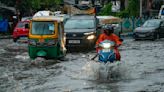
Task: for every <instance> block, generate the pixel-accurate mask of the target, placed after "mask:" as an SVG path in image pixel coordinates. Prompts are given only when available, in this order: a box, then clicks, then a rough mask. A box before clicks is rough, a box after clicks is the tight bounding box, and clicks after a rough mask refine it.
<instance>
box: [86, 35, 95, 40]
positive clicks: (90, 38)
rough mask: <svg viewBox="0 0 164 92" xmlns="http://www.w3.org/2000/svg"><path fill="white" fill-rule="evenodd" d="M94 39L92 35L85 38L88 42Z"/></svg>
mask: <svg viewBox="0 0 164 92" xmlns="http://www.w3.org/2000/svg"><path fill="white" fill-rule="evenodd" d="M94 38H95V36H94V35H90V36H88V37H87V39H88V40H92V39H94Z"/></svg>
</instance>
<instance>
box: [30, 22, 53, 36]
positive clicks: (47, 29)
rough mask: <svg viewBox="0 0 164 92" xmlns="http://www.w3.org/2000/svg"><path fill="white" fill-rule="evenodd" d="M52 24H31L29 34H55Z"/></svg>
mask: <svg viewBox="0 0 164 92" xmlns="http://www.w3.org/2000/svg"><path fill="white" fill-rule="evenodd" d="M54 30H55V24H54V22H40V21H34V22H32V30H31V34H33V35H53V34H55V31H54Z"/></svg>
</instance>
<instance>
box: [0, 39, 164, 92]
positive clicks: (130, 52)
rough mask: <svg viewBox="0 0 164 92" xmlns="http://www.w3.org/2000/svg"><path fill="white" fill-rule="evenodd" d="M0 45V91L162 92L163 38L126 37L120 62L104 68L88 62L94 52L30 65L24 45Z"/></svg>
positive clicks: (163, 77) (7, 40) (121, 50)
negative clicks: (142, 38)
mask: <svg viewBox="0 0 164 92" xmlns="http://www.w3.org/2000/svg"><path fill="white" fill-rule="evenodd" d="M0 42H1V43H0V92H164V56H163V55H164V39H159V40H157V41H134V40H133V39H129V38H126V39H125V40H124V42H123V45H122V46H121V47H120V53H121V56H122V60H121V62H116V63H113V64H107V65H104V64H100V63H98V62H95V61H91V60H90V58H91V57H93V56H94V55H95V54H96V53H95V52H94V51H91V52H88V53H68V54H67V56H66V57H67V58H68V61H55V60H46V61H45V60H41V59H40V58H38V59H37V60H36V61H37V64H36V65H32V64H31V62H33V61H32V60H30V58H29V56H28V52H27V51H28V49H27V44H25V43H13V42H12V40H11V39H1V40H0ZM41 61H43V62H41ZM106 70H107V72H106Z"/></svg>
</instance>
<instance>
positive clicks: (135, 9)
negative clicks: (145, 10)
mask: <svg viewBox="0 0 164 92" xmlns="http://www.w3.org/2000/svg"><path fill="white" fill-rule="evenodd" d="M139 9H140V6H139V0H129V3H128V8H127V11H128V13H129V15H130V16H139Z"/></svg>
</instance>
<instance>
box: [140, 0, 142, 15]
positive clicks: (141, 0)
mask: <svg viewBox="0 0 164 92" xmlns="http://www.w3.org/2000/svg"><path fill="white" fill-rule="evenodd" d="M140 17H142V0H140Z"/></svg>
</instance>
